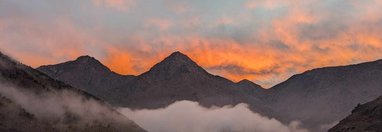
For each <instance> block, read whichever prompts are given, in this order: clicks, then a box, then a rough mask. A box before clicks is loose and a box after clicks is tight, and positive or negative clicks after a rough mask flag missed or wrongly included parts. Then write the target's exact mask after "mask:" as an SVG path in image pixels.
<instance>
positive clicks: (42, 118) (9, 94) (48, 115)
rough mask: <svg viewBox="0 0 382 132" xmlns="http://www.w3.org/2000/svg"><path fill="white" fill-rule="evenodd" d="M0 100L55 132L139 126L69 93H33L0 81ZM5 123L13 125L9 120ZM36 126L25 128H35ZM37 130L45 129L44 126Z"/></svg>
mask: <svg viewBox="0 0 382 132" xmlns="http://www.w3.org/2000/svg"><path fill="white" fill-rule="evenodd" d="M0 97H5V98H6V99H9V100H10V101H11V102H13V103H14V104H15V105H18V106H20V107H21V108H22V109H23V110H25V112H26V113H29V114H30V115H31V117H32V119H36V120H33V121H35V122H34V123H36V124H37V125H41V124H43V123H46V124H49V125H50V126H49V128H54V129H57V130H61V129H62V130H72V131H84V130H90V131H91V130H97V129H98V130H112V129H113V130H116V131H125V130H133V129H136V128H137V127H138V126H135V124H134V123H133V122H132V121H130V120H128V119H127V118H125V117H124V116H123V115H121V114H119V113H117V112H116V111H114V110H112V109H111V108H108V107H107V106H105V105H104V104H101V103H99V102H98V101H95V100H93V99H89V98H86V97H84V96H82V95H79V94H78V93H74V92H72V91H68V90H60V91H50V92H41V91H40V92H38V93H36V92H33V91H31V90H27V89H24V88H17V87H14V86H11V85H8V84H6V83H3V82H0ZM4 107H8V106H4ZM11 112H13V111H11ZM2 114H5V113H2ZM9 114H11V113H9ZM13 118H14V122H17V121H22V120H20V119H19V117H18V116H15V117H13ZM6 122H11V123H12V121H6ZM38 123H41V124H38ZM5 124H7V123H5ZM36 124H28V125H30V126H35V125H36ZM11 125H14V124H11ZM23 127H27V126H20V129H24V128H23ZM105 128H106V129H105ZM33 129H35V128H33ZM37 129H38V130H44V128H43V127H41V128H37ZM77 129H78V130H77ZM81 129H84V130H81ZM32 131H33V130H32Z"/></svg>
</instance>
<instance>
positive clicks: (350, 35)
mask: <svg viewBox="0 0 382 132" xmlns="http://www.w3.org/2000/svg"><path fill="white" fill-rule="evenodd" d="M0 51H1V52H4V53H6V54H8V55H10V56H12V57H14V58H15V59H17V60H19V61H21V62H23V63H25V64H28V65H31V66H33V67H38V66H40V65H44V64H55V63H59V62H64V61H68V60H72V59H75V58H77V57H78V56H80V55H90V56H93V57H95V58H97V59H99V60H100V61H101V62H102V63H104V64H105V65H107V66H108V67H110V68H111V69H112V70H113V71H116V72H118V73H121V74H133V75H139V74H140V73H142V72H144V71H147V70H148V69H149V68H150V67H151V66H153V65H154V64H155V63H157V62H159V61H161V60H162V59H163V58H164V57H166V56H168V55H169V54H171V53H172V52H174V51H181V52H183V53H185V54H187V55H188V56H189V57H190V58H192V59H193V60H194V61H196V62H197V63H198V64H199V65H201V66H202V67H204V68H205V69H206V70H207V71H209V72H210V73H213V74H217V75H221V76H224V77H227V78H229V79H231V80H233V81H239V80H241V79H249V80H252V81H254V82H255V83H257V84H260V85H262V86H263V87H267V88H268V87H271V86H273V85H275V84H277V83H279V82H281V81H284V80H285V79H287V78H289V77H290V76H291V75H293V74H297V73H301V72H304V71H306V70H309V69H312V68H318V67H323V66H336V65H347V64H354V63H359V62H365V61H372V60H376V59H382V0H33V1H31V0H0Z"/></svg>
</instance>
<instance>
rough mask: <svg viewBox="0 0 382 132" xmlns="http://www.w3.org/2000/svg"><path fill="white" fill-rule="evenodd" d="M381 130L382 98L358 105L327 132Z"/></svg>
mask: <svg viewBox="0 0 382 132" xmlns="http://www.w3.org/2000/svg"><path fill="white" fill-rule="evenodd" d="M381 130H382V97H379V98H377V99H376V100H374V101H371V102H368V103H365V104H363V105H358V106H357V107H356V108H355V109H354V110H353V111H352V114H351V115H349V116H348V117H346V118H345V119H343V120H342V121H340V123H339V124H337V125H336V126H334V127H333V128H331V129H330V130H329V132H380V131H381Z"/></svg>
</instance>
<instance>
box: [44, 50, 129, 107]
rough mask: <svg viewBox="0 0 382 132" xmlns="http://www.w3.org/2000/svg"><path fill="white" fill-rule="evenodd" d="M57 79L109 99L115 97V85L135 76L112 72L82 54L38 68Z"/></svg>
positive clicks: (126, 81) (124, 82)
mask: <svg viewBox="0 0 382 132" xmlns="http://www.w3.org/2000/svg"><path fill="white" fill-rule="evenodd" d="M37 69H38V70H40V71H42V72H44V73H46V74H47V75H49V76H51V77H52V78H55V79H57V80H60V81H63V82H65V83H67V84H70V85H72V86H74V87H76V88H80V89H81V90H84V91H86V92H88V93H90V94H92V95H94V96H96V97H99V98H102V99H105V100H107V101H110V100H112V101H111V102H112V103H114V102H115V101H113V100H118V99H119V97H117V98H115V97H116V96H115V95H114V94H115V93H114V92H113V91H115V89H113V88H115V87H117V86H119V85H123V84H126V83H128V82H130V81H132V80H133V79H134V78H135V76H123V75H119V74H117V73H115V72H112V71H111V70H110V69H109V68H107V67H106V66H104V65H103V64H101V63H100V62H99V61H98V60H96V59H94V58H93V57H90V56H80V57H78V58H77V59H76V60H74V61H69V62H65V63H61V64H57V65H48V66H42V67H39V68H37Z"/></svg>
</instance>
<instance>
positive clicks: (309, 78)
mask: <svg viewBox="0 0 382 132" xmlns="http://www.w3.org/2000/svg"><path fill="white" fill-rule="evenodd" d="M76 61H78V59H77V60H76ZM63 64H65V65H63V66H62V67H66V68H62V67H58V66H59V65H62V64H58V65H50V66H43V67H40V68H38V69H39V70H40V71H42V72H44V73H46V74H47V75H49V76H51V77H53V78H56V79H58V80H62V81H64V82H65V83H68V84H71V85H74V86H77V85H78V84H84V85H82V86H83V87H85V88H84V89H88V90H91V89H92V88H103V87H105V88H108V89H109V91H106V92H105V93H106V94H107V95H108V96H109V95H113V99H105V100H107V101H108V102H112V104H114V105H117V106H127V107H130V108H137V109H140V108H152V109H154V108H162V107H166V106H168V105H169V104H171V103H173V102H175V101H179V100H191V101H197V102H199V103H200V104H201V105H203V106H207V107H209V106H211V105H217V106H222V105H227V104H230V105H235V104H237V103H240V102H244V103H248V104H250V108H251V109H252V110H253V111H255V112H258V113H260V114H263V115H267V116H270V117H275V118H277V119H278V120H281V121H282V122H283V123H285V124H287V123H290V122H291V121H293V120H297V121H301V122H302V123H303V127H306V128H310V129H311V130H313V131H326V130H327V129H329V128H330V127H331V126H332V125H334V124H335V123H336V122H338V121H339V120H340V119H343V118H344V117H345V116H347V115H348V114H349V113H350V112H351V109H352V108H354V107H355V106H356V105H357V104H359V103H365V102H367V101H370V100H372V99H375V98H377V97H378V96H380V95H381V94H382V81H381V80H382V60H378V61H374V62H367V63H361V64H355V65H348V66H336V67H324V68H318V69H313V70H309V71H306V72H304V73H301V74H297V75H294V76H292V77H291V78H289V79H288V80H286V81H284V82H282V83H280V84H278V85H276V86H274V87H272V88H270V89H268V90H265V89H263V88H262V87H261V86H259V85H257V84H255V83H253V82H251V81H249V80H242V81H240V82H237V83H234V82H232V81H230V80H228V79H225V78H223V77H219V76H215V75H211V74H209V73H208V72H207V71H205V70H204V69H203V68H202V67H200V66H199V65H197V64H196V63H195V62H193V61H192V60H191V59H190V58H189V57H187V56H186V55H184V54H182V53H180V52H175V53H173V54H171V55H170V56H168V57H167V58H165V59H164V60H163V61H161V62H159V63H158V64H156V65H155V66H153V67H152V68H151V69H150V70H149V71H147V72H145V73H143V74H141V75H139V76H129V77H128V78H129V79H126V81H121V83H114V84H113V85H110V86H111V87H106V86H102V87H90V86H96V84H92V83H94V81H84V80H88V79H89V78H102V76H96V75H97V74H94V75H92V76H85V75H84V74H85V73H86V74H89V73H91V72H89V71H86V69H90V68H78V67H87V66H90V64H81V65H76V67H77V68H70V66H69V65H67V64H66V63H63ZM103 67H105V66H103ZM50 69H55V71H56V72H52V70H50ZM78 69H85V70H78ZM108 71H109V72H107V73H108V74H115V73H112V72H111V71H110V70H108ZM82 72H85V73H82ZM58 73H62V74H64V73H70V74H69V75H68V76H67V77H65V78H62V77H60V74H58ZM71 76H78V77H79V78H84V79H83V80H78V81H79V82H76V81H71V80H70V77H71ZM119 76H122V75H119ZM123 77H125V76H123ZM121 78H122V77H121ZM121 80H124V79H121ZM105 82H106V83H107V81H105ZM102 83H104V82H102ZM108 84H110V83H108ZM94 91H97V90H96V89H94ZM90 93H93V92H90ZM100 94H104V93H100ZM95 95H97V94H95ZM101 98H102V99H104V97H101Z"/></svg>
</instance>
